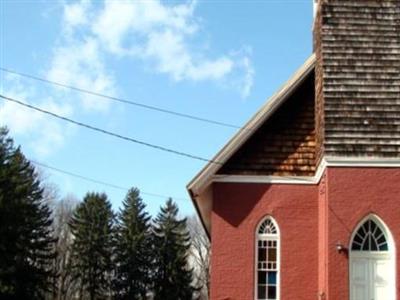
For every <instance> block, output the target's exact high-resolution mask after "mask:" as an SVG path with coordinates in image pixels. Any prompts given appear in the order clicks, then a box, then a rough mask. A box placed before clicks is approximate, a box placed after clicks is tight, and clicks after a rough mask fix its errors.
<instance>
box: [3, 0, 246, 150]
mask: <svg viewBox="0 0 400 300" xmlns="http://www.w3.org/2000/svg"><path fill="white" fill-rule="evenodd" d="M63 7H64V10H63V16H62V20H61V22H62V23H61V25H62V28H63V30H62V34H61V35H60V38H59V39H58V40H57V43H56V45H55V46H54V48H53V52H52V55H51V57H50V59H49V62H48V68H47V69H45V70H44V72H42V73H44V74H45V76H46V78H47V79H49V80H52V81H57V82H61V83H64V84H66V85H71V86H76V87H80V88H82V89H87V90H90V91H93V92H96V93H101V94H107V95H111V96H113V95H117V90H118V89H117V85H116V80H115V79H114V77H113V74H112V73H111V72H110V71H109V69H108V68H107V58H110V57H113V58H115V57H116V58H118V59H121V60H122V59H131V60H132V59H136V60H141V61H143V63H145V64H146V67H148V68H150V70H151V71H152V72H155V73H160V74H165V75H167V76H169V77H170V78H171V79H173V80H174V81H184V80H186V81H206V80H208V81H213V82H216V83H217V84H219V85H221V86H223V87H227V88H229V89H233V90H236V91H237V92H238V93H240V95H241V96H242V97H244V98H245V97H247V96H248V95H249V93H250V91H251V87H252V84H253V76H254V70H253V68H252V64H251V51H248V49H246V48H243V49H241V50H239V51H230V52H229V53H222V54H219V55H210V53H209V52H208V50H207V49H205V48H204V47H201V45H202V44H201V43H200V44H199V37H200V32H201V30H200V29H201V27H202V26H201V25H202V20H200V19H199V18H198V17H196V15H195V9H196V2H195V1H190V2H185V3H179V4H175V3H173V2H172V3H166V2H161V1H159V0H146V1H112V0H110V1H105V2H104V3H101V4H99V2H91V1H89V0H81V1H77V2H73V3H71V2H66V3H65V4H64V6H63ZM205 42H207V41H205ZM199 45H200V46H199ZM6 84H7V90H5V89H4V86H5V85H6ZM2 86H3V87H2V89H3V92H4V94H5V95H7V96H10V97H15V98H16V99H19V100H23V101H27V102H29V103H32V104H34V105H36V106H39V107H42V108H44V109H47V110H50V111H52V112H56V113H59V114H61V115H65V116H74V115H76V114H78V113H82V112H84V113H90V112H107V111H108V110H109V109H110V107H111V106H110V102H109V101H106V100H103V99H100V98H98V97H95V96H90V95H87V94H83V93H78V92H73V91H70V90H68V89H63V88H53V89H52V90H49V89H44V90H35V89H33V88H32V86H31V85H28V84H27V82H24V85H22V84H21V82H20V81H19V80H18V79H16V78H14V77H12V76H8V77H7V78H5V79H4V80H2ZM48 95H52V96H53V98H51V97H50V98H49V97H48ZM43 96H45V97H43ZM56 100H57V101H56ZM76 100H79V101H76ZM0 123H1V124H6V125H7V126H8V127H9V128H10V130H11V131H12V133H13V134H19V135H22V136H25V137H29V138H30V140H31V141H32V143H31V147H32V149H33V150H34V151H35V152H36V153H37V154H38V155H40V156H46V155H49V154H51V153H52V152H53V151H55V150H56V149H58V148H60V147H61V146H62V145H63V144H64V143H65V139H66V136H68V135H69V134H71V127H70V126H68V125H65V124H63V123H60V122H59V121H57V120H54V119H52V118H50V117H49V116H45V115H42V114H40V113H33V112H32V111H31V110H29V109H27V108H23V107H20V106H18V105H15V104H13V103H9V102H6V103H0Z"/></svg>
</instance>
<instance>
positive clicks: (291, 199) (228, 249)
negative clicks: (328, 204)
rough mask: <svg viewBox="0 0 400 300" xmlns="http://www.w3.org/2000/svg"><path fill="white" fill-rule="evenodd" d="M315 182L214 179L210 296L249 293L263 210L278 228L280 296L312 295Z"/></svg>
mask: <svg viewBox="0 0 400 300" xmlns="http://www.w3.org/2000/svg"><path fill="white" fill-rule="evenodd" d="M317 188H318V187H317V186H315V185H277V184H274V185H268V184H231V183H217V184H215V185H214V208H213V213H212V233H211V238H212V260H211V272H212V273H211V299H213V300H222V299H225V300H228V299H230V300H233V299H238V300H247V299H254V287H255V282H254V280H255V278H254V259H255V254H254V251H255V230H256V226H257V225H258V223H259V222H260V221H261V219H263V217H264V216H266V215H271V216H273V217H274V219H275V220H276V222H277V224H278V226H279V229H280V231H281V252H280V254H281V299H288V300H289V299H296V300H301V299H304V300H309V299H315V298H316V295H317V288H318V257H317V252H316V251H315V249H317V248H318V215H317V214H318V201H317Z"/></svg>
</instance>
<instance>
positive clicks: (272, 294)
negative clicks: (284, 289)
mask: <svg viewBox="0 0 400 300" xmlns="http://www.w3.org/2000/svg"><path fill="white" fill-rule="evenodd" d="M268 299H276V287H275V286H269V287H268Z"/></svg>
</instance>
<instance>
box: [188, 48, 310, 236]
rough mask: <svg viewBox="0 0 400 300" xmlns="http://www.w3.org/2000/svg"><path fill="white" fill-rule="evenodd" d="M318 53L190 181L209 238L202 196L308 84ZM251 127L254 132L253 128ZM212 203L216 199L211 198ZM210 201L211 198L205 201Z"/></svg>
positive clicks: (191, 195)
mask: <svg viewBox="0 0 400 300" xmlns="http://www.w3.org/2000/svg"><path fill="white" fill-rule="evenodd" d="M315 61H316V59H315V54H312V55H311V56H310V57H309V58H308V59H307V60H306V62H305V63H304V64H303V65H302V66H301V67H300V68H299V69H298V70H297V71H296V73H295V74H294V75H293V76H292V77H291V79H289V80H288V81H287V82H286V83H285V84H284V85H283V86H282V87H281V88H280V89H279V91H278V92H277V93H275V94H274V95H273V96H272V97H270V98H269V100H268V101H267V102H266V103H265V104H264V105H263V106H262V107H261V109H260V110H259V111H258V112H257V113H256V114H255V115H254V116H253V117H252V118H251V119H250V120H249V121H248V122H247V123H246V124H245V125H244V126H243V127H242V128H241V129H239V130H238V131H237V132H236V134H235V135H234V136H233V137H232V138H231V139H230V140H229V142H228V143H227V144H226V145H225V146H224V147H223V148H222V149H221V150H220V151H219V152H218V153H217V154H216V155H215V156H214V158H213V159H212V160H210V162H209V163H207V165H206V166H205V167H204V168H203V169H202V170H201V171H200V172H199V173H198V174H197V175H196V176H195V177H194V178H193V179H192V180H191V181H190V182H189V184H188V185H187V189H188V191H189V194H190V197H191V199H192V201H193V204H194V206H195V208H196V211H197V213H198V214H199V216H200V219H201V221H202V223H203V226H204V228H205V230H206V232H207V233H208V235H209V230H210V225H209V224H210V220H206V219H209V217H207V216H204V215H203V214H202V212H201V208H200V205H201V204H200V203H199V202H198V200H196V199H199V197H201V195H202V193H203V192H204V191H206V190H207V188H209V186H210V184H211V183H212V180H213V177H214V175H215V174H216V173H217V172H218V170H219V169H220V168H221V167H222V165H223V164H224V163H226V161H228V159H229V158H231V157H232V155H233V154H234V153H235V152H236V151H237V150H238V149H239V148H240V147H241V146H242V145H243V144H244V143H245V142H246V141H247V140H248V139H249V138H250V136H251V135H252V133H253V132H254V131H256V130H257V129H258V128H259V127H260V126H261V125H262V124H264V122H265V121H266V120H268V118H269V117H270V116H271V115H272V114H273V113H274V112H275V111H276V110H277V109H278V108H279V107H280V106H281V104H282V103H283V102H284V101H285V100H286V99H287V98H288V97H289V96H290V95H291V94H292V93H293V92H294V90H295V89H296V88H297V87H298V86H299V85H300V84H301V83H302V82H303V81H304V79H305V78H306V77H307V76H308V75H309V73H310V72H311V71H312V70H313V69H314V66H315ZM249 128H250V129H249ZM210 200H212V199H210ZM203 201H207V199H205V200H204V199H203Z"/></svg>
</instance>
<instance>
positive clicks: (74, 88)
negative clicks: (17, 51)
mask: <svg viewBox="0 0 400 300" xmlns="http://www.w3.org/2000/svg"><path fill="white" fill-rule="evenodd" d="M0 71H3V72H6V73H10V74H14V75H18V76H21V77H26V78H30V79H33V80H36V81H41V82H44V83H48V84H53V85H57V86H60V87H64V88H67V89H71V90H74V91H78V92H81V93H85V94H88V95H92V96H97V97H101V98H103V99H107V100H110V101H116V102H120V103H124V104H128V105H133V106H137V107H141V108H145V109H149V110H153V111H158V112H161V113H165V114H170V115H174V116H177V117H181V118H186V119H192V120H196V121H200V122H204V123H209V124H214V125H219V126H224V127H230V128H235V129H239V128H241V126H238V125H234V124H229V123H225V122H220V121H216V120H211V119H207V118H202V117H197V116H194V115H190V114H185V113H180V112H177V111H173V110H169V109H165V108H161V107H157V106H152V105H147V104H143V103H140V102H134V101H130V100H127V99H122V98H118V97H113V96H109V95H104V94H101V93H97V92H94V91H90V90H87V89H83V88H80V87H75V86H72V85H67V84H64V83H61V82H57V81H53V80H48V79H44V78H41V77H37V76H33V75H30V74H26V73H21V72H17V71H14V70H10V69H7V68H3V67H0Z"/></svg>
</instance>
